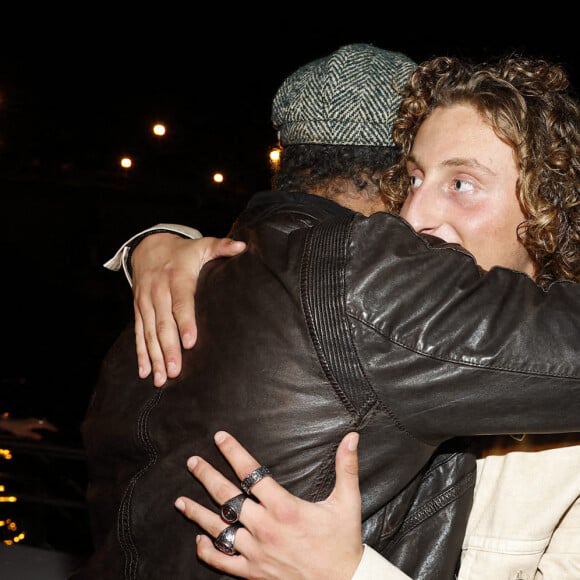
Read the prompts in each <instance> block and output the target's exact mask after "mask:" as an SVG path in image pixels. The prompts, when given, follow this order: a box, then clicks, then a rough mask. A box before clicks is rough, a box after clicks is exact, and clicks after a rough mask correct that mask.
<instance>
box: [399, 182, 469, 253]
mask: <svg viewBox="0 0 580 580" xmlns="http://www.w3.org/2000/svg"><path fill="white" fill-rule="evenodd" d="M401 216H402V217H404V218H405V219H406V220H407V221H408V222H409V223H410V224H411V226H412V227H413V229H414V230H415V231H417V232H419V233H420V234H429V235H432V236H437V237H438V238H441V239H442V240H444V241H446V242H448V243H460V236H459V233H458V231H457V229H456V227H455V226H456V224H455V223H454V222H455V218H454V216H453V211H452V208H451V207H450V206H449V204H448V203H446V202H445V201H444V199H442V197H441V196H440V195H438V194H437V191H436V190H433V189H432V188H431V189H430V188H428V187H425V184H423V186H421V187H418V188H417V189H415V190H412V191H411V192H410V193H409V195H408V196H407V198H406V199H405V202H404V203H403V207H402V208H401Z"/></svg>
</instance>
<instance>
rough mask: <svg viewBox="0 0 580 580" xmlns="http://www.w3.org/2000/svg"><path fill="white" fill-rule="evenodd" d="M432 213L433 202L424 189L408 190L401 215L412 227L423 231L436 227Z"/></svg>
mask: <svg viewBox="0 0 580 580" xmlns="http://www.w3.org/2000/svg"><path fill="white" fill-rule="evenodd" d="M433 214H434V210H433V203H432V201H430V200H429V196H428V194H427V193H426V192H425V190H424V189H422V188H417V189H415V190H410V191H409V194H408V195H407V197H406V199H405V202H404V203H403V207H402V208H401V216H402V217H404V218H405V219H406V220H407V221H408V222H409V223H410V224H411V225H412V226H413V229H415V230H416V231H418V232H420V233H425V230H426V229H427V230H429V229H433V228H434V227H436V221H435V217H434V215H433Z"/></svg>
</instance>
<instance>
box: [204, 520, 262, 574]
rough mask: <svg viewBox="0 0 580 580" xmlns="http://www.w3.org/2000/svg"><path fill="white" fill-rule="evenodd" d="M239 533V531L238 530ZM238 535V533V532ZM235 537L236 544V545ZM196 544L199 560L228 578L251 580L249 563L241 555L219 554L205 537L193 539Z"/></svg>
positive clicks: (211, 542) (211, 541)
mask: <svg viewBox="0 0 580 580" xmlns="http://www.w3.org/2000/svg"><path fill="white" fill-rule="evenodd" d="M240 531H241V530H240ZM238 533H239V532H238ZM237 539H238V538H237V535H236V543H237ZM195 541H196V543H197V555H198V557H199V559H200V560H203V561H204V562H205V563H206V564H209V565H210V566H212V567H213V568H217V569H218V570H221V571H222V572H225V573H226V574H229V575H230V576H235V577H239V578H253V577H254V576H252V575H251V571H250V566H249V562H248V560H247V559H246V557H245V556H244V555H243V553H240V554H239V555H237V556H228V555H226V554H223V553H222V552H220V551H219V550H218V549H217V548H216V547H215V546H214V544H213V540H212V539H210V538H208V537H207V536H203V535H199V536H197V537H196V539H195Z"/></svg>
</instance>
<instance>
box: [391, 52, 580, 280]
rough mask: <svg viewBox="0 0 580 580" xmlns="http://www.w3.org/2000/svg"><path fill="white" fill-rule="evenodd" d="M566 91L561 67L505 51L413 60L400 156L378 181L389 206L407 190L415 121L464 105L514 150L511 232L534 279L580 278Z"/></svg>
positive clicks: (573, 131)
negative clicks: (479, 59)
mask: <svg viewBox="0 0 580 580" xmlns="http://www.w3.org/2000/svg"><path fill="white" fill-rule="evenodd" d="M569 89H570V82H569V79H568V77H567V75H566V72H565V71H564V69H563V68H562V67H561V66H559V65H557V64H551V63H549V62H547V61H545V60H543V59H530V58H523V57H519V56H516V55H512V56H509V57H504V58H502V59H499V60H498V61H497V62H496V63H491V64H490V63H483V64H479V65H475V64H471V63H468V62H462V61H460V60H459V59H457V58H450V57H437V58H434V59H431V60H428V61H425V62H424V63H422V64H421V65H419V66H418V67H417V69H416V70H415V71H414V72H413V73H412V75H411V78H410V80H409V83H408V84H407V87H406V88H405V90H404V97H403V101H402V103H401V106H400V109H399V113H398V117H397V120H396V121H395V125H394V132H393V138H394V141H395V143H396V144H397V145H398V146H400V148H401V156H400V158H399V160H398V161H397V164H396V165H394V166H393V167H391V168H390V169H389V170H388V171H387V172H386V174H385V178H384V181H383V185H384V193H385V195H386V196H388V197H389V198H390V199H391V202H392V204H393V208H394V210H395V211H399V210H400V208H401V206H402V204H403V202H404V200H405V197H406V196H407V193H408V188H409V186H410V182H409V177H408V175H407V170H406V161H407V156H408V155H409V152H410V150H411V147H412V145H413V141H414V139H415V136H416V134H417V131H418V130H419V127H420V125H421V123H422V122H423V121H424V120H425V119H426V118H427V117H428V116H429V115H430V113H431V112H432V111H433V109H435V108H436V107H440V106H443V107H445V106H449V105H453V104H457V103H467V104H468V105H471V106H473V107H475V109H476V110H477V111H478V112H479V113H480V114H481V116H482V117H483V118H484V119H485V120H486V121H487V122H488V123H489V125H490V126H491V127H492V129H493V130H494V132H495V134H496V135H497V136H498V137H499V138H500V139H501V140H502V141H504V142H505V143H507V144H508V145H509V146H511V147H512V149H513V151H514V154H515V158H516V162H517V163H518V170H519V177H518V182H517V196H518V199H519V202H520V204H521V207H522V210H523V213H524V216H525V220H524V222H522V224H520V226H519V228H518V232H517V234H518V237H519V239H520V241H521V243H522V244H523V245H524V247H525V248H526V250H527V252H528V253H529V255H530V256H531V258H532V260H533V262H534V264H535V267H536V281H537V282H538V283H539V284H540V285H542V286H544V287H546V286H548V285H549V284H550V283H552V282H554V281H556V280H562V279H566V280H575V281H580V195H579V192H578V183H579V173H580V158H579V152H580V115H579V105H578V103H577V101H576V100H575V98H574V97H573V96H572V94H571V92H570V91H569Z"/></svg>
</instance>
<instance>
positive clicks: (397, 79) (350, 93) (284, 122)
mask: <svg viewBox="0 0 580 580" xmlns="http://www.w3.org/2000/svg"><path fill="white" fill-rule="evenodd" d="M415 67H416V63H414V62H413V61H412V60H411V59H410V58H409V57H407V56H405V55H404V54H402V53H399V52H391V51H388V50H383V49H380V48H376V47H374V46H372V45H369V44H349V45H346V46H343V47H341V48H339V49H338V50H336V51H335V52H333V53H332V54H330V55H329V56H326V57H324V58H320V59H317V60H315V61H313V62H310V63H308V64H307V65H305V66H303V67H301V68H299V69H298V70H297V71H296V72H294V73H292V74H291V75H290V76H289V77H288V78H287V79H286V80H285V81H284V82H283V83H282V85H281V87H280V88H279V89H278V92H277V93H276V95H275V97H274V102H273V104H272V123H273V124H274V128H275V129H276V130H277V131H278V133H279V138H280V143H281V144H282V145H295V144H299V143H318V144H327V145H374V146H381V147H385V146H388V147H393V146H394V143H393V139H392V135H391V133H392V131H393V121H394V119H395V116H396V114H397V109H398V107H399V104H400V102H401V96H400V94H399V91H400V89H401V88H402V87H403V85H404V84H405V83H406V81H407V79H408V78H409V75H410V74H411V72H412V71H413V69H414V68H415Z"/></svg>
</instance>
